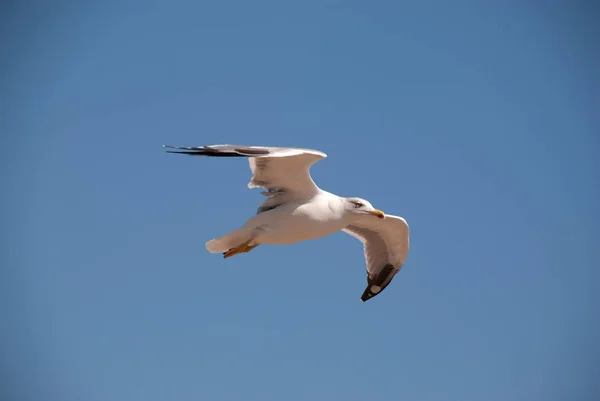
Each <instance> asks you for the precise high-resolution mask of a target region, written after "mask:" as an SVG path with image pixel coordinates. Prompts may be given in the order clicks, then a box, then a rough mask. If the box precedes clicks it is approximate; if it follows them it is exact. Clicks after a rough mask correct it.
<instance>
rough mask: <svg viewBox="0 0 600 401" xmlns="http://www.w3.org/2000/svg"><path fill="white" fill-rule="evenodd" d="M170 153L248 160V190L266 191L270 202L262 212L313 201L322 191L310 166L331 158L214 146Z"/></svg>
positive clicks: (312, 153) (299, 151)
mask: <svg viewBox="0 0 600 401" xmlns="http://www.w3.org/2000/svg"><path fill="white" fill-rule="evenodd" d="M163 146H164V147H166V148H171V149H178V150H177V151H168V152H169V153H181V154H186V155H192V156H212V157H248V158H249V163H250V170H251V171H252V179H251V180H250V182H249V183H248V188H256V187H261V188H266V189H268V192H262V194H263V195H265V196H267V197H268V198H269V199H267V200H266V201H265V202H263V204H262V205H261V206H260V207H259V209H258V213H260V212H263V211H266V210H270V209H273V208H275V207H277V206H278V205H280V204H281V203H284V202H288V201H290V200H294V199H304V198H310V197H311V196H313V195H314V194H316V193H317V192H318V191H319V187H318V186H317V185H316V184H315V182H314V181H313V180H312V177H311V176H310V167H311V166H312V165H313V164H314V163H316V162H317V161H319V160H320V159H324V158H326V157H327V155H326V154H325V153H323V152H320V151H318V150H312V149H301V148H282V147H266V146H246V145H210V146H199V147H179V146H168V145H163Z"/></svg>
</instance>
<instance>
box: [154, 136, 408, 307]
mask: <svg viewBox="0 0 600 401" xmlns="http://www.w3.org/2000/svg"><path fill="white" fill-rule="evenodd" d="M163 147H165V148H169V149H176V150H167V152H168V153H178V154H185V155H191V156H209V157H246V158H248V160H249V163H250V170H251V171H252V179H251V180H250V182H249V184H248V188H250V189H252V188H257V187H259V188H264V189H266V191H264V192H261V194H262V195H264V196H266V197H267V199H266V200H265V201H264V202H262V203H261V205H260V206H259V207H258V210H257V211H256V215H254V216H253V217H251V218H250V219H248V220H247V221H246V223H245V224H244V225H243V226H241V227H240V228H238V229H237V230H235V231H232V232H230V233H228V234H226V235H224V236H222V237H219V238H216V239H213V240H210V241H208V242H207V243H206V249H207V250H208V251H209V252H211V253H222V254H223V257H224V258H229V257H232V256H234V255H238V254H241V253H245V252H250V251H251V250H252V249H254V248H256V247H257V246H259V245H286V244H293V243H296V242H300V241H306V240H311V239H317V238H322V237H325V236H328V235H331V234H333V233H335V232H338V231H343V232H345V233H347V234H350V235H351V236H353V237H355V238H357V239H358V240H360V241H361V242H362V243H363V249H364V255H365V260H366V270H367V288H366V289H365V291H364V292H363V294H362V296H361V301H362V302H366V301H367V300H369V299H371V298H373V297H375V296H376V295H378V294H380V293H381V292H382V291H383V290H384V289H385V288H386V287H387V286H388V285H389V284H390V282H391V281H392V279H393V278H394V276H395V275H396V273H398V272H399V271H400V269H401V268H402V266H403V265H404V261H405V260H406V257H407V255H408V250H409V229H408V224H407V223H406V220H404V219H403V218H402V217H399V216H393V215H389V214H385V213H384V212H382V211H381V210H378V209H375V208H374V207H373V206H372V205H371V203H369V202H368V201H367V200H365V199H361V198H343V197H340V196H337V195H335V194H332V193H330V192H327V191H324V190H322V189H321V188H319V187H318V186H317V185H316V184H315V182H314V181H313V180H312V177H311V175H310V168H311V167H312V165H313V164H314V163H316V162H317V161H319V160H321V159H324V158H326V157H327V155H326V154H325V153H323V152H320V151H318V150H312V149H302V148H285V147H266V146H246V145H209V146H199V147H182V146H170V145H163Z"/></svg>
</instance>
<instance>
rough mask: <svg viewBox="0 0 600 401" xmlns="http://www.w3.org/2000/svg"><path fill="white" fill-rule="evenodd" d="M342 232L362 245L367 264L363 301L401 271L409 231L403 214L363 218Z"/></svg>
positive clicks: (376, 292) (407, 248)
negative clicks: (356, 239) (382, 217)
mask: <svg viewBox="0 0 600 401" xmlns="http://www.w3.org/2000/svg"><path fill="white" fill-rule="evenodd" d="M343 231H344V232H346V233H348V234H350V235H352V236H353V237H355V238H358V239H359V240H360V241H361V242H362V243H363V244H364V251H365V259H366V263H367V288H366V289H365V291H364V293H363V295H362V297H361V298H360V299H361V300H362V301H363V302H365V301H367V300H369V299H371V298H373V297H374V296H376V295H377V294H380V293H381V291H383V290H384V289H385V288H386V287H387V286H388V285H389V284H390V282H391V281H392V279H393V278H394V276H395V275H396V273H398V272H399V271H400V269H401V268H402V266H403V265H404V261H405V260H406V256H407V255H408V250H409V248H410V241H409V230H408V224H407V223H406V220H404V219H403V218H402V217H398V216H391V215H386V216H385V219H371V218H365V219H363V220H361V221H359V222H358V223H355V224H352V225H350V226H348V227H346V228H345V229H344V230H343Z"/></svg>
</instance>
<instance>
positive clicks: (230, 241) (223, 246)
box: [205, 230, 249, 253]
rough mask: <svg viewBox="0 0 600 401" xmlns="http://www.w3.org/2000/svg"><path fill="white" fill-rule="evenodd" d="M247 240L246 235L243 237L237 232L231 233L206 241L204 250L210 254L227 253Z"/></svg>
mask: <svg viewBox="0 0 600 401" xmlns="http://www.w3.org/2000/svg"><path fill="white" fill-rule="evenodd" d="M248 239H249V238H248V236H247V235H243V234H242V233H240V232H239V230H238V231H234V232H231V233H229V234H226V235H224V236H222V237H219V238H215V239H212V240H210V241H208V242H207V243H206V244H205V246H206V250H207V251H208V252H210V253H223V252H227V251H228V250H230V249H231V248H235V247H236V246H238V245H240V244H243V243H244V242H245V241H247V240H248Z"/></svg>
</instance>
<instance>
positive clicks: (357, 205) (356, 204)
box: [353, 202, 363, 209]
mask: <svg viewBox="0 0 600 401" xmlns="http://www.w3.org/2000/svg"><path fill="white" fill-rule="evenodd" d="M353 203H354V207H355V208H357V209H358V208H360V207H363V204H362V203H360V202H353Z"/></svg>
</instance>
